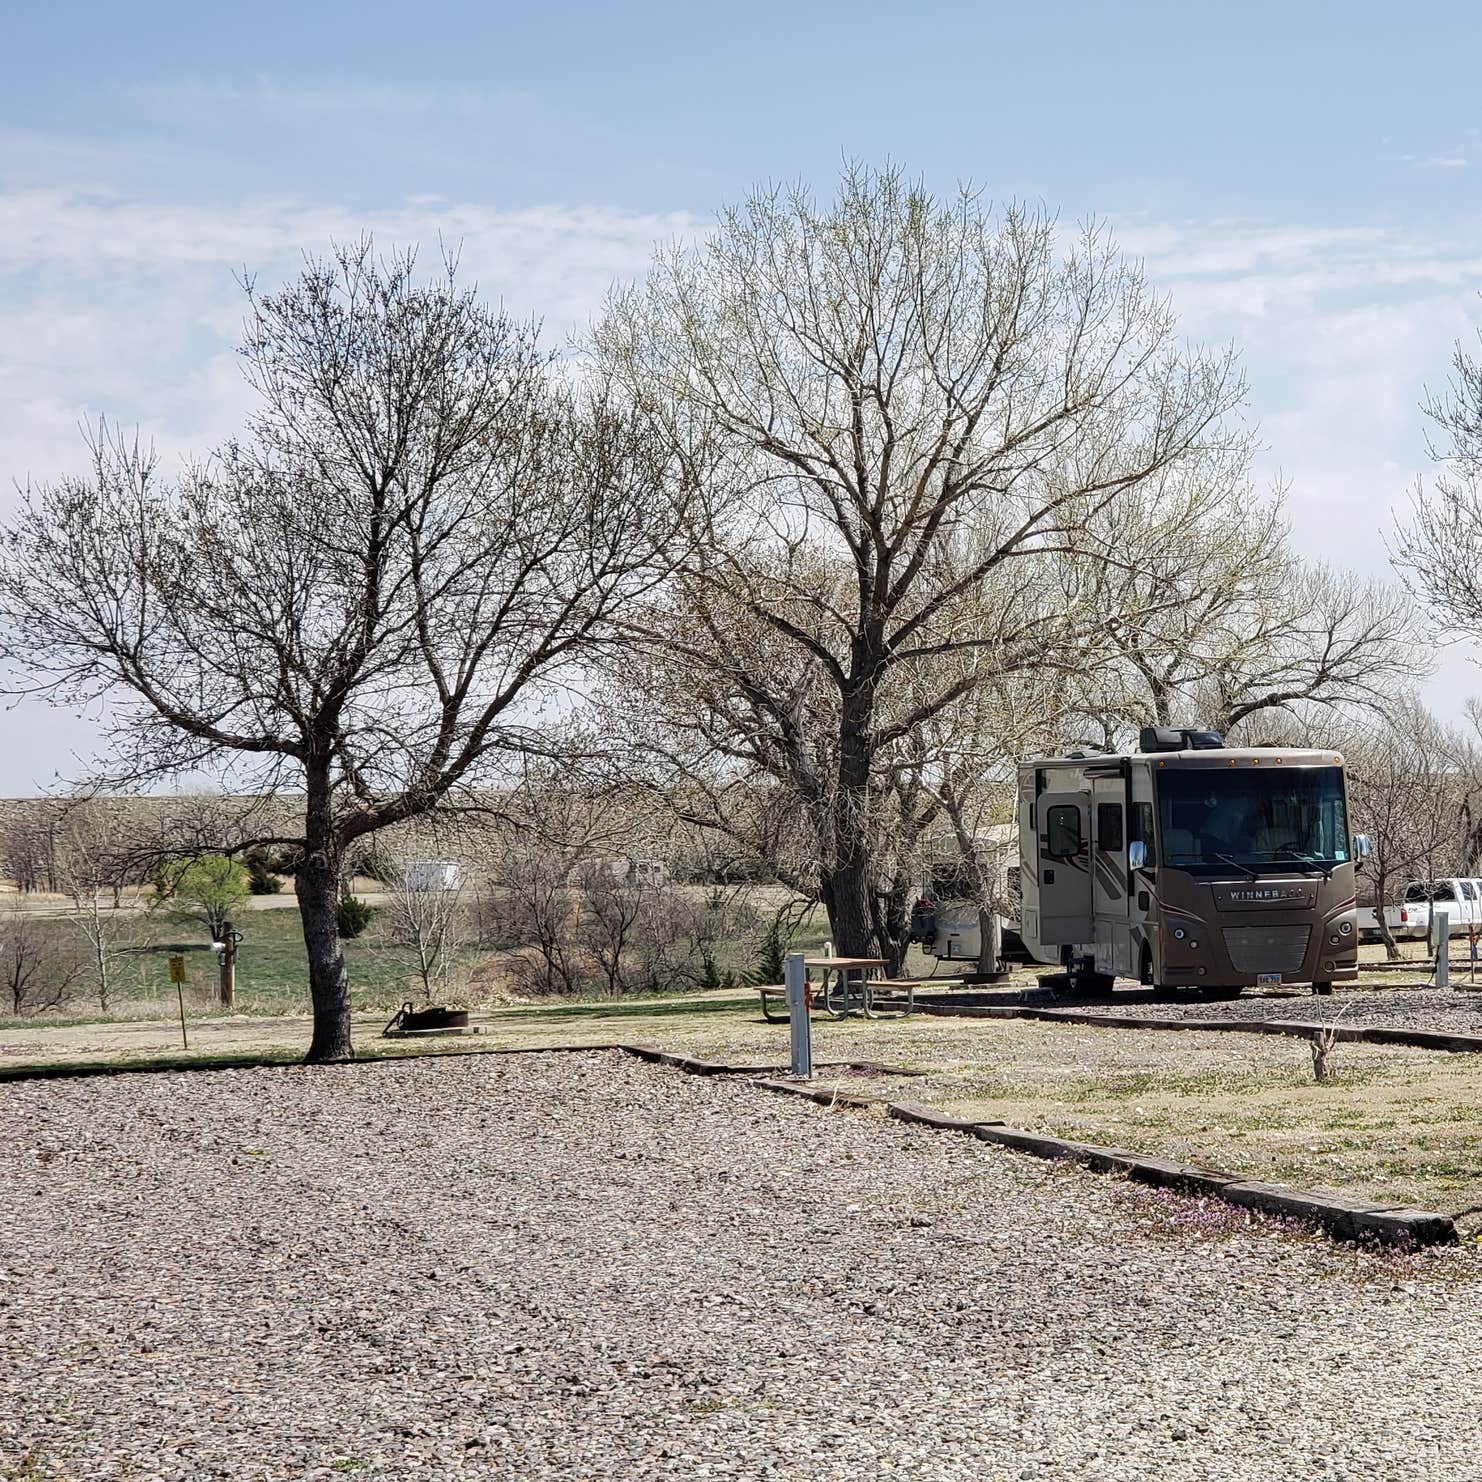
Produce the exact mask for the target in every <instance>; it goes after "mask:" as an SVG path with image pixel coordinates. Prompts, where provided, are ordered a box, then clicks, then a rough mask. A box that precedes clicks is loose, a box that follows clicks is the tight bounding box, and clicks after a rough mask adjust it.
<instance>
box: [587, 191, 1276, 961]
mask: <svg viewBox="0 0 1482 1482" xmlns="http://www.w3.org/2000/svg"><path fill="white" fill-rule="evenodd" d="M595 347H596V359H597V364H598V366H599V367H600V368H601V370H602V371H603V372H604V373H605V374H606V375H607V376H609V377H611V378H612V379H613V380H614V381H615V382H617V383H618V384H621V385H622V386H624V387H625V388H626V390H627V393H628V395H629V396H630V397H631V398H632V399H633V401H634V402H635V404H637V405H639V406H641V407H642V408H643V409H644V410H645V412H646V413H647V415H648V419H649V422H650V424H651V425H652V426H653V427H654V428H655V429H656V431H657V433H658V435H659V436H661V437H662V439H663V440H664V442H665V443H666V444H667V446H668V447H669V448H670V449H671V450H672V451H673V453H674V455H675V457H676V458H677V459H679V460H681V461H682V462H683V464H684V466H685V467H686V468H688V469H690V470H691V471H692V475H693V481H694V483H695V484H696V485H697V486H698V487H700V488H702V489H703V490H704V500H703V503H701V504H699V505H697V507H696V510H695V521H696V524H697V526H698V527H699V528H700V529H701V530H702V532H703V538H702V539H700V540H699V541H697V542H696V546H695V556H694V559H693V560H692V561H691V562H690V563H689V566H688V568H687V570H686V574H685V579H684V581H683V582H682V583H681V584H680V595H679V596H678V598H677V599H674V600H675V601H677V603H678V607H677V608H676V607H675V606H673V605H670V606H666V607H661V608H660V609H658V610H657V611H655V612H654V613H652V614H650V615H649V618H650V620H649V622H648V623H647V624H646V625H645V624H644V623H643V621H642V615H640V614H634V615H631V620H632V629H633V632H634V634H635V641H639V640H642V639H646V640H647V641H649V642H651V643H654V644H658V645H660V646H663V647H665V648H667V649H669V650H670V651H671V652H672V653H673V654H674V655H675V658H676V662H679V663H683V664H686V665H692V666H696V667H700V666H703V667H706V668H707V669H709V670H711V671H712V672H713V673H714V675H715V678H716V693H717V696H718V697H720V696H722V695H725V694H730V695H733V696H735V700H734V704H735V705H736V706H737V708H738V709H739V711H740V713H741V716H742V725H743V726H744V727H746V728H750V727H752V726H753V724H754V723H759V724H761V725H763V726H765V727H766V728H767V729H768V731H769V738H770V739H769V744H770V745H772V746H773V747H774V748H775V750H776V751H777V752H778V753H779V754H781V753H783V752H786V751H787V750H788V748H793V749H794V750H795V751H796V750H797V749H798V748H799V738H800V735H801V732H800V728H799V724H798V721H799V718H800V716H801V715H802V713H803V711H804V710H805V709H806V710H808V711H810V712H814V713H817V714H819V715H823V716H827V717H828V722H829V731H830V739H829V744H828V746H827V748H826V749H825V750H824V751H823V752H821V753H819V754H818V755H817V757H816V761H815V759H814V758H804V759H803V760H804V761H805V763H806V765H807V766H808V767H810V768H813V767H815V766H816V768H817V769H819V770H822V769H826V771H827V774H828V775H827V778H826V779H824V778H822V777H820V779H819V782H820V786H821V789H822V791H821V792H820V795H819V799H818V803H817V805H816V806H818V807H822V808H824V809H826V810H827V814H828V831H829V834H830V838H829V841H828V844H827V847H826V848H825V849H823V850H821V851H820V855H821V857H820V858H819V861H818V863H819V866H820V871H819V875H818V877H817V880H816V891H817V893H818V894H819V895H820V896H821V898H822V900H823V901H824V903H825V905H826V907H827V909H828V913H829V920H830V925H831V927H832V931H833V935H834V940H835V941H836V943H837V944H838V946H839V948H840V950H841V951H843V952H846V953H849V954H870V953H872V952H873V951H874V950H875V949H876V948H878V946H879V945H880V944H879V937H878V931H877V927H876V922H875V919H874V916H873V914H872V909H871V904H872V900H871V898H872V891H873V888H874V883H873V875H874V870H873V867H872V863H871V843H870V836H871V829H870V820H871V818H872V816H873V814H874V812H875V807H876V794H877V790H878V787H879V784H880V780H881V764H882V758H884V757H886V756H888V754H889V753H890V752H891V751H892V749H893V748H895V747H896V746H897V744H898V743H899V742H900V741H901V740H902V739H903V738H905V737H907V736H909V735H910V734H911V733H912V732H913V731H914V730H915V729H916V728H918V727H920V726H922V725H924V724H926V723H927V722H928V721H930V720H931V719H932V717H933V716H935V715H937V714H939V713H940V712H942V711H943V710H946V709H948V708H949V707H951V706H952V705H954V704H956V703H957V702H958V701H960V700H961V699H962V698H963V697H964V696H965V695H967V694H969V693H970V692H971V691H972V689H973V688H974V686H975V685H976V684H977V683H979V682H980V678H981V674H982V673H983V672H992V673H1003V672H1013V671H1015V670H1016V669H1025V668H1028V667H1030V666H1033V665H1042V664H1045V663H1050V664H1054V663H1056V662H1057V661H1060V662H1066V663H1069V662H1070V660H1071V658H1072V657H1076V658H1078V657H1079V655H1078V654H1076V653H1075V649H1076V645H1077V641H1078V640H1079V639H1088V638H1090V637H1091V636H1092V634H1093V633H1094V631H1095V629H1096V628H1097V627H1098V625H1099V621H1100V620H1098V619H1097V618H1096V617H1095V615H1094V614H1092V613H1091V612H1090V611H1089V610H1088V609H1086V608H1085V607H1084V606H1083V605H1082V604H1080V603H1079V602H1073V603H1072V604H1071V609H1072V610H1071V612H1070V613H1067V612H1065V611H1063V610H1059V611H1057V610H1055V609H1053V608H1048V609H1047V608H1046V607H1045V606H1044V605H1043V604H1035V603H1033V602H1032V601H1025V602H1023V603H1021V604H1019V605H1017V606H1012V605H1011V606H1010V608H1009V609H1008V610H1007V611H1006V613H1004V614H1002V615H999V614H987V612H986V609H984V608H983V607H982V606H981V605H978V606H976V607H973V608H971V609H970V610H971V612H972V613H973V616H974V618H975V619H982V618H984V617H985V616H991V617H992V619H993V620H991V621H981V622H979V624H978V626H976V627H973V626H968V627H964V626H961V625H960V624H959V619H960V618H961V617H962V614H963V612H964V611H965V610H969V604H967V603H966V601H965V599H968V598H970V597H971V595H972V594H973V593H974V592H975V591H976V590H977V589H978V588H979V587H980V586H981V585H982V584H983V583H984V582H985V580H987V579H988V578H989V577H990V576H993V575H994V574H995V573H1000V572H1007V571H1010V570H1012V568H1014V567H1015V566H1016V565H1018V564H1019V563H1029V562H1032V561H1033V560H1035V559H1036V558H1043V557H1045V556H1046V555H1048V554H1050V553H1056V552H1060V553H1072V552H1073V553H1077V554H1079V555H1082V556H1084V557H1085V559H1086V560H1087V561H1090V562H1092V563H1095V562H1097V561H1100V560H1105V559H1121V557H1119V556H1118V554H1117V553H1115V552H1107V551H1105V550H1104V549H1101V548H1098V547H1096V546H1095V541H1094V530H1093V524H1092V522H1093V520H1094V517H1095V516H1096V515H1097V513H1098V512H1099V511H1101V510H1103V509H1105V508H1107V507H1108V506H1110V505H1113V504H1115V503H1116V502H1117V501H1118V500H1120V499H1122V498H1124V497H1126V496H1127V494H1128V493H1129V492H1130V491H1133V490H1136V489H1137V488H1139V487H1140V486H1142V485H1143V484H1145V483H1147V482H1148V481H1150V480H1157V479H1158V478H1159V477H1160V476H1161V475H1162V474H1163V473H1164V471H1165V470H1168V469H1169V468H1171V467H1174V466H1176V465H1178V464H1179V463H1180V462H1181V461H1183V460H1186V459H1197V460H1199V461H1201V462H1203V463H1206V464H1207V463H1209V462H1211V461H1215V462H1217V461H1219V460H1222V459H1234V460H1235V461H1236V462H1240V463H1243V461H1244V459H1245V457H1246V454H1247V447H1246V443H1245V439H1244V436H1243V435H1242V434H1241V433H1240V432H1239V431H1238V430H1236V429H1234V428H1232V426H1231V425H1229V423H1228V422H1227V420H1226V414H1227V413H1228V412H1229V411H1231V409H1232V408H1233V407H1235V406H1236V404H1237V403H1238V402H1239V401H1240V399H1241V397H1242V395H1243V386H1242V381H1241V378H1240V375H1239V373H1238V370H1237V368H1236V366H1235V364H1234V362H1233V359H1232V357H1231V355H1230V354H1228V353H1226V352H1213V353H1209V352H1205V351H1203V350H1201V349H1197V348H1189V347H1187V346H1186V345H1185V344H1184V342H1183V341H1182V340H1181V338H1180V337H1179V336H1178V333H1177V327H1176V322H1175V319H1174V316H1173V314H1172V312H1171V310H1170V309H1169V308H1168V306H1167V305H1166V304H1165V303H1164V302H1163V301H1162V300H1161V299H1159V298H1158V297H1157V296H1156V295H1155V294H1154V293H1153V292H1152V290H1151V289H1150V288H1149V286H1148V285H1147V283H1146V282H1145V280H1144V278H1143V276H1142V273H1141V271H1140V269H1139V268H1138V267H1136V266H1135V265H1133V264H1130V263H1128V262H1126V261H1124V260H1123V259H1122V258H1121V257H1120V256H1119V255H1118V253H1117V251H1116V249H1115V247H1114V245H1113V244H1112V242H1111V241H1110V239H1109V237H1108V236H1107V234H1106V232H1105V231H1104V230H1103V229H1101V228H1100V227H1097V226H1094V225H1093V226H1089V227H1087V228H1086V229H1085V230H1084V231H1082V232H1080V233H1079V234H1077V235H1075V236H1074V237H1073V238H1072V239H1071V240H1070V241H1068V242H1065V243H1063V244H1062V242H1061V241H1060V239H1059V235H1058V233H1057V229H1056V225H1055V223H1054V222H1053V221H1052V220H1051V219H1050V218H1049V217H1048V216H1047V215H1044V214H1041V213H1036V212H1032V211H1026V210H1023V209H1020V208H1018V207H1009V208H1006V209H1004V210H1002V211H999V212H992V211H990V210H989V209H987V208H986V207H985V206H984V205H983V203H982V201H981V200H980V199H979V198H978V197H977V196H976V195H974V194H973V193H971V192H969V191H964V192H963V193H962V194H961V195H959V196H958V197H957V198H955V199H952V200H949V201H939V200H937V199H935V198H933V197H932V196H931V195H930V194H929V193H928V192H927V191H925V190H924V189H923V188H921V187H920V186H917V185H913V184H912V183H911V182H909V181H908V180H907V179H906V177H905V176H904V175H903V173H902V172H901V171H899V170H898V169H895V168H887V169H884V170H881V171H872V170H868V169H863V168H857V167H851V168H849V169H848V170H847V171H846V173H845V175H844V178H843V181H842V183H841V186H840V189H839V193H838V196H837V198H836V200H835V201H834V202H833V203H832V204H831V205H828V206H819V205H818V204H816V203H815V202H814V200H813V199H812V198H811V197H810V196H809V195H808V194H807V193H806V192H805V191H803V190H801V189H788V190H766V191H761V192H758V193H757V194H755V195H753V196H752V198H751V199H749V200H748V201H747V202H746V203H745V204H744V205H743V206H740V207H738V208H735V209H732V210H729V211H727V212H725V213H724V215H723V216H722V219H721V221H720V223H719V226H718V229H717V230H716V231H715V232H714V233H713V234H712V235H711V236H710V237H708V238H707V239H706V241H705V242H704V243H703V244H702V245H701V246H700V247H699V248H698V249H695V250H693V251H691V250H688V249H686V248H684V247H682V246H675V247H673V248H671V249H668V250H666V251H664V252H662V253H661V254H660V256H659V258H658V260H657V262H656V264H655V266H654V268H653V271H652V272H651V273H650V275H649V276H648V278H647V280H646V281H645V282H644V283H643V284H641V285H639V286H637V287H635V288H633V289H631V290H627V291H623V292H620V293H618V294H616V295H615V296H614V298H613V300H612V302H611V304H610V306H609V309H608V312H607V314H606V316H605V318H604V319H603V321H602V322H601V323H600V325H599V326H598V328H597V330H596V333H595ZM1072 595H1073V596H1078V594H1072ZM1159 600H1160V602H1166V601H1169V600H1177V599H1176V597H1174V596H1173V595H1172V594H1164V595H1163V596H1162V597H1161V598H1160V599H1159ZM676 611H678V612H682V613H683V614H684V615H685V617H686V619H689V618H693V622H692V623H691V624H690V625H689V626H683V627H681V626H677V625H676V622H675V616H676ZM737 615H740V616H742V617H743V618H744V622H742V623H739V624H738V623H737V622H736V616H737ZM728 630H729V631H728ZM780 655H785V659H782V660H781V661H780V662H779V656H780ZM948 655H956V656H958V657H959V658H961V660H962V662H961V664H960V665H959V666H958V668H957V670H956V672H955V674H954V675H953V677H952V678H950V679H948V680H946V681H945V682H944V683H943V685H942V687H941V688H940V689H938V690H936V691H935V692H933V693H931V694H929V695H924V696H921V697H920V698H919V699H918V700H917V702H916V703H915V704H914V705H912V706H909V707H905V706H903V707H893V706H892V703H891V696H892V690H893V687H894V683H895V677H896V674H897V672H898V671H899V670H900V669H901V668H902V667H903V666H908V665H911V664H915V663H918V662H920V661H923V660H927V659H930V658H934V657H938V656H948ZM974 659H976V660H977V661H978V662H976V663H975V662H972V660H974ZM720 703H721V704H722V705H730V704H732V703H733V702H732V701H730V700H724V701H720ZM815 729H816V728H815ZM803 745H805V746H806V745H807V743H803ZM737 749H739V750H741V751H743V752H745V751H747V750H750V749H752V748H751V743H750V741H747V742H746V743H745V744H744V745H742V746H740V747H739V748H737ZM737 760H738V761H739V760H740V758H738V759H737ZM800 796H801V794H800Z"/></svg>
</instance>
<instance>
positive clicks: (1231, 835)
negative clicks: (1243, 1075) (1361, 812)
mask: <svg viewBox="0 0 1482 1482" xmlns="http://www.w3.org/2000/svg"><path fill="white" fill-rule="evenodd" d="M1368 853H1369V841H1368V839H1367V838H1366V837H1365V836H1363V835H1362V834H1360V835H1355V836H1354V837H1352V838H1350V837H1349V835H1348V811H1347V795H1346V789H1345V786H1344V776H1343V758H1342V757H1341V756H1340V755H1338V754H1337V753H1336V752H1332V751H1316V750H1297V749H1292V748H1285V747H1275V748H1267V747H1261V748H1257V749H1250V750H1246V749H1240V748H1232V747H1227V746H1226V745H1225V743H1224V738H1223V737H1222V736H1221V735H1220V734H1219V733H1218V732H1215V731H1196V730H1170V729H1167V728H1163V727H1154V726H1148V727H1145V728H1144V729H1143V731H1142V733H1141V737H1140V749H1139V750H1138V751H1136V752H1133V753H1130V754H1126V755H1116V754H1111V753H1104V752H1076V753H1072V754H1071V755H1069V756H1054V757H1039V758H1036V759H1034V760H1032V761H1027V762H1024V763H1021V765H1020V767H1019V854H1020V861H1019V875H1020V881H1019V883H1020V890H1021V894H1022V912H1021V923H1020V930H1021V935H1022V937H1023V940H1024V945H1025V948H1026V949H1027V951H1028V954H1029V956H1030V957H1031V958H1032V959H1033V960H1035V961H1037V962H1044V963H1058V964H1061V965H1062V966H1063V967H1064V968H1065V970H1066V972H1067V974H1068V977H1069V981H1070V983H1071V986H1072V987H1076V988H1101V989H1105V988H1110V987H1111V986H1112V982H1113V980H1114V979H1115V978H1117V977H1123V978H1132V979H1136V980H1138V981H1140V982H1142V983H1147V984H1151V985H1152V986H1153V987H1155V988H1167V989H1172V988H1207V989H1215V990H1224V991H1227V992H1229V993H1230V994H1232V995H1233V994H1236V993H1239V992H1240V991H1241V989H1243V988H1245V987H1248V986H1274V985H1276V984H1281V983H1306V984H1311V985H1312V989H1313V991H1314V992H1315V993H1330V992H1331V991H1332V985H1333V984H1334V983H1335V982H1341V981H1344V980H1346V979H1351V978H1353V977H1355V976H1356V975H1357V971H1358V936H1359V934H1358V927H1357V913H1356V910H1355V904H1356V903H1355V894H1354V869H1355V866H1356V864H1357V863H1358V862H1359V861H1361V860H1362V859H1365V858H1367V857H1368Z"/></svg>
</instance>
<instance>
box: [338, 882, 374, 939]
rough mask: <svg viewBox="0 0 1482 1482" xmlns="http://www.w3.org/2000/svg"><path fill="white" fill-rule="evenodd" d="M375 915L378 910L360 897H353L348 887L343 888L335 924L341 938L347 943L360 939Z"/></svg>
mask: <svg viewBox="0 0 1482 1482" xmlns="http://www.w3.org/2000/svg"><path fill="white" fill-rule="evenodd" d="M375 914H376V908H375V907H374V906H371V905H367V904H366V903H365V902H364V901H363V900H361V899H360V897H359V896H358V895H351V894H350V887H349V886H348V885H345V886H342V887H341V889H340V904H339V909H338V910H337V911H336V912H335V922H336V924H337V926H338V929H339V933H340V936H341V937H343V938H344V939H345V940H346V941H348V940H349V939H350V938H351V937H358V936H359V935H360V933H361V932H363V931H364V930H365V929H366V927H367V926H369V925H370V924H371V917H372V916H374V915H375Z"/></svg>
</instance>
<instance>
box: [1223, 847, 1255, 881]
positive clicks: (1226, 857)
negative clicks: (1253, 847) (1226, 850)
mask: <svg viewBox="0 0 1482 1482" xmlns="http://www.w3.org/2000/svg"><path fill="white" fill-rule="evenodd" d="M1214 857H1215V858H1216V859H1222V860H1224V862H1225V863H1226V864H1227V865H1234V866H1235V868H1236V869H1237V870H1242V871H1244V872H1245V874H1247V875H1249V876H1250V878H1251V879H1252V880H1259V879H1260V878H1261V877H1260V875H1259V874H1258V873H1257V872H1256V871H1255V870H1253V869H1251V867H1250V866H1249V865H1248V864H1241V862H1240V861H1239V860H1238V859H1232V858H1231V857H1230V856H1229V855H1228V854H1218V853H1217V854H1215V856H1214Z"/></svg>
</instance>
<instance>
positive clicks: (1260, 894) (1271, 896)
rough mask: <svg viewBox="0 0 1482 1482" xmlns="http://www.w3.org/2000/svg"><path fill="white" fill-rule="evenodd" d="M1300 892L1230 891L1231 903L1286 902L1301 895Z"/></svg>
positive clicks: (1276, 890) (1272, 890)
mask: <svg viewBox="0 0 1482 1482" xmlns="http://www.w3.org/2000/svg"><path fill="white" fill-rule="evenodd" d="M1301 894H1302V892H1301V891H1300V890H1278V889H1271V890H1232V891H1231V892H1230V899H1231V900H1232V901H1286V900H1294V899H1295V898H1296V897H1297V896H1299V895H1301Z"/></svg>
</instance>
